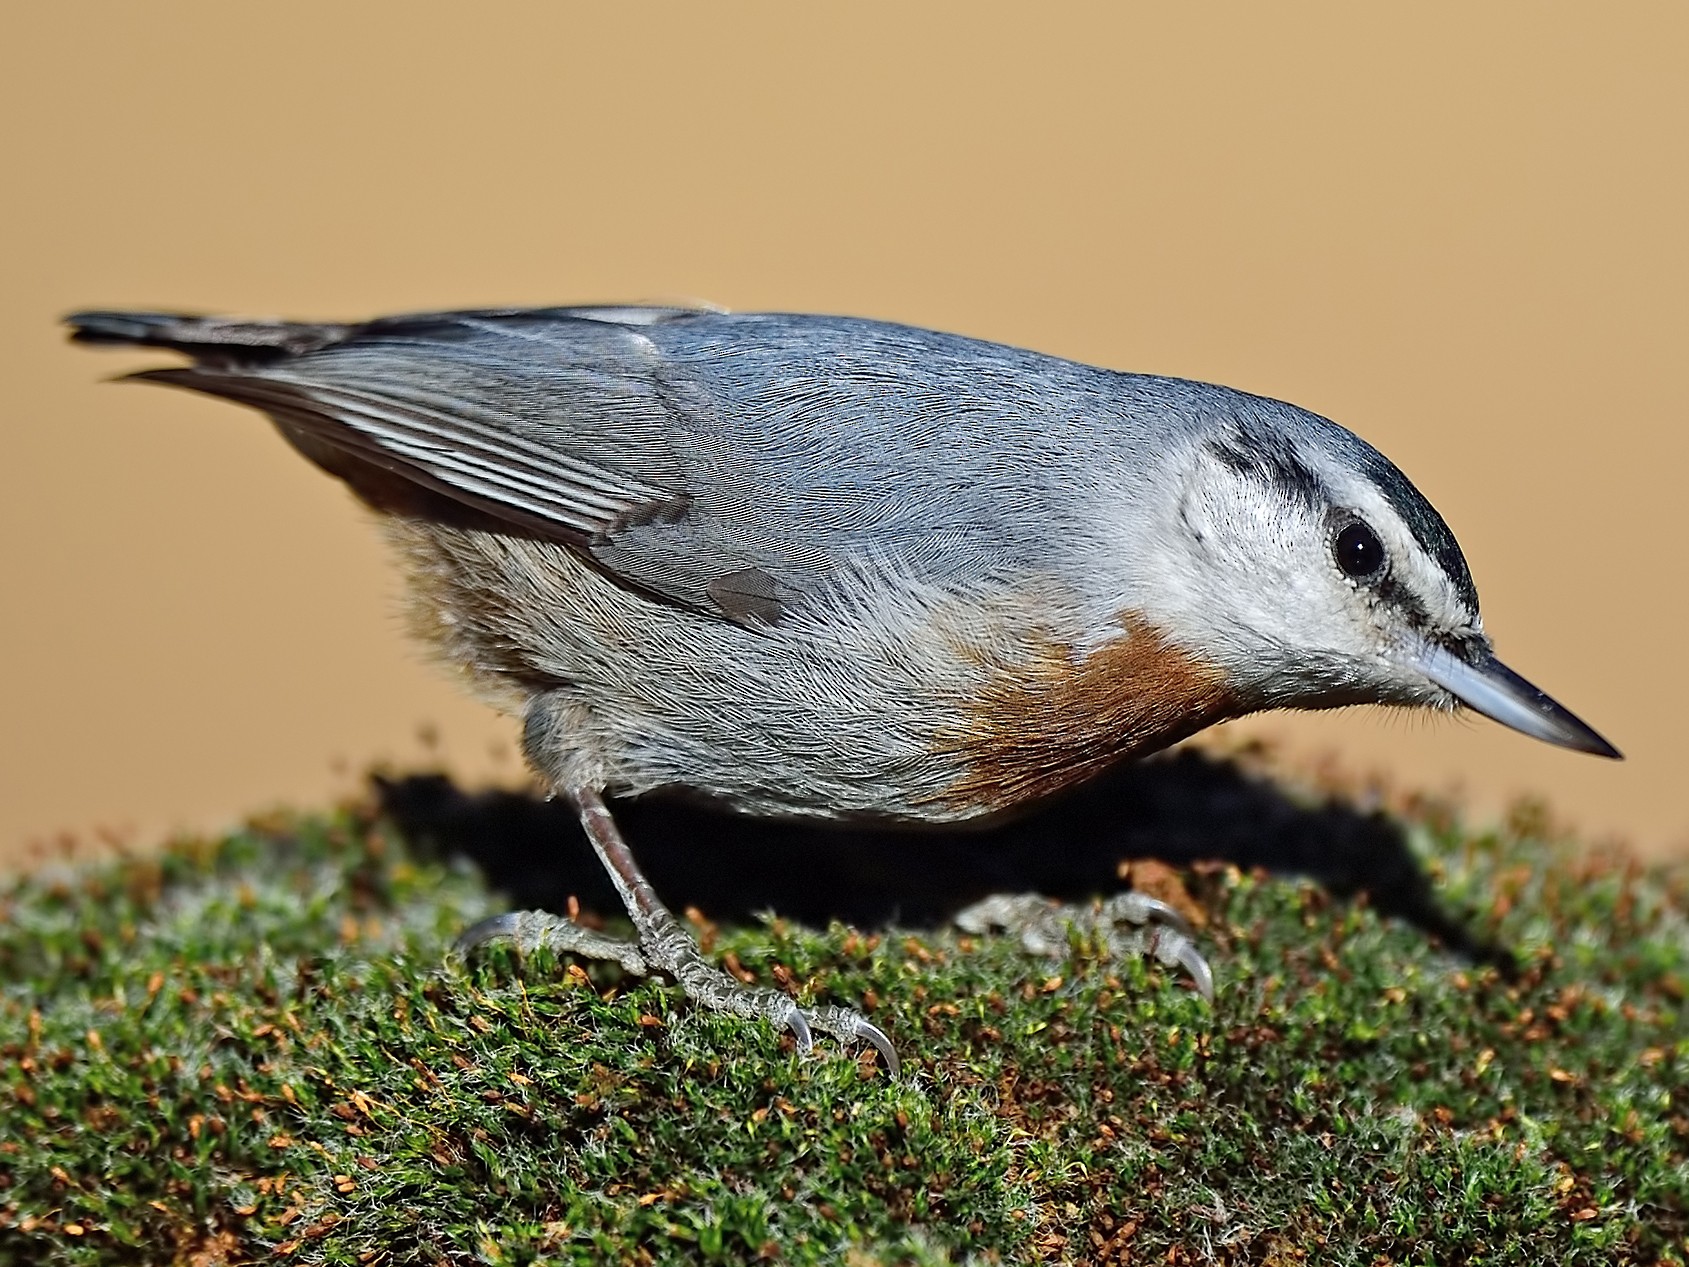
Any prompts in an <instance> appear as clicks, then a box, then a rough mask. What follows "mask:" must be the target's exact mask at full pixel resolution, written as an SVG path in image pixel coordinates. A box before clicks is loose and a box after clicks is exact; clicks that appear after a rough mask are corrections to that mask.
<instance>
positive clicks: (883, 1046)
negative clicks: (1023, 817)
mask: <svg viewBox="0 0 1689 1267" xmlns="http://www.w3.org/2000/svg"><path fill="white" fill-rule="evenodd" d="M856 1036H857V1037H858V1038H863V1039H867V1040H868V1041H869V1042H870V1043H872V1044H873V1045H874V1050H875V1051H877V1052H879V1053H880V1059H881V1060H883V1061H885V1062H886V1072H887V1073H888V1074H890V1075H891V1076H892V1077H893V1078H895V1077H897V1075H898V1073H899V1071H900V1070H902V1068H903V1062H902V1061H900V1060H899V1059H898V1058H897V1048H895V1047H893V1046H892V1045H891V1039H889V1038H887V1037H886V1035H885V1031H884V1030H882V1029H881V1028H880V1027H879V1026H878V1025H875V1024H873V1023H872V1022H871V1021H865V1020H863V1019H862V1018H861V1017H860V1016H859V1017H857V1018H856Z"/></svg>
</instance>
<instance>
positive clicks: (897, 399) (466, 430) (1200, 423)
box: [77, 308, 1476, 619]
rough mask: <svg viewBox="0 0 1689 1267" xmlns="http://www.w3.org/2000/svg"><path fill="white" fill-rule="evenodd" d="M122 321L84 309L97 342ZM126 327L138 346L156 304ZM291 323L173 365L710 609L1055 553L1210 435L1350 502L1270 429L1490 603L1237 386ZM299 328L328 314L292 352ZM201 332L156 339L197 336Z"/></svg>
mask: <svg viewBox="0 0 1689 1267" xmlns="http://www.w3.org/2000/svg"><path fill="white" fill-rule="evenodd" d="M104 316H107V314H86V315H84V316H83V317H80V318H78V319H77V320H78V322H79V323H80V329H81V330H82V331H84V332H85V333H84V337H91V338H99V337H101V320H100V319H101V318H102V317H104ZM110 320H111V321H114V322H118V321H121V322H125V323H128V324H127V325H125V326H123V327H122V328H121V329H120V330H118V331H115V332H113V333H112V334H110V335H108V336H107V337H112V338H116V337H123V338H125V339H128V338H129V337H130V335H131V333H132V331H133V327H134V323H135V322H136V320H137V318H136V317H134V316H133V315H130V314H112V315H110ZM159 320H160V321H161V322H165V321H177V322H178V325H179V323H180V319H171V318H160V319H159ZM264 328H265V327H259V328H258V329H260V330H261V329H264ZM267 328H268V329H269V330H271V331H275V332H278V333H276V334H273V335H272V339H271V346H269V347H266V346H264V345H262V343H261V342H260V343H259V346H258V347H257V348H256V349H255V350H249V349H252V344H251V343H248V342H242V341H240V338H239V334H238V332H239V331H243V330H248V329H252V327H241V326H236V327H234V329H235V330H236V332H237V334H236V335H234V336H231V335H230V334H229V332H228V329H229V328H228V327H223V328H222V329H221V330H220V331H217V332H212V333H209V334H208V335H207V336H206V337H207V338H208V339H213V340H214V341H211V342H207V343H206V344H205V345H204V346H205V347H206V348H207V349H208V350H209V351H210V356H209V357H207V358H206V361H207V362H208V363H205V364H202V365H201V366H199V367H195V368H192V369H187V370H165V371H155V372H154V373H153V374H152V375H150V376H151V377H156V378H161V379H166V380H170V381H175V382H178V383H181V384H183V385H186V386H191V387H194V388H197V389H199V390H202V391H210V392H214V393H217V394H222V395H227V396H231V397H233V398H235V399H240V400H244V401H246V402H248V403H251V404H255V405H258V406H259V407H261V408H264V409H266V410H267V411H269V412H271V413H272V414H273V415H276V416H277V417H278V419H281V420H283V421H285V422H288V423H292V424H294V425H295V426H297V427H298V428H299V430H301V431H302V432H304V433H306V434H307V435H310V436H314V437H316V438H317V439H319V440H322V441H325V442H327V443H329V444H332V445H337V446H339V447H341V448H346V449H350V450H352V451H353V452H354V453H355V454H356V455H357V456H359V457H361V458H363V459H365V460H367V461H369V462H371V463H373V464H375V465H377V466H381V467H385V468H388V469H395V470H399V471H402V472H403V473H405V474H407V475H409V476H411V477H413V478H417V479H420V480H422V481H423V482H425V483H428V484H429V485H430V486H432V487H434V488H436V489H437V490H438V491H441V492H443V493H446V494H447V495H448V496H452V497H456V498H459V499H461V500H463V501H465V502H467V503H469V504H472V505H475V506H477V507H479V508H480V509H483V510H486V511H488V512H490V513H492V514H493V515H494V516H496V517H499V518H503V519H507V520H511V521H513V522H518V523H521V524H522V525H524V526H525V527H526V528H527V529H529V530H531V531H536V532H539V533H542V534H550V535H553V536H556V537H557V538H558V539H561V540H566V541H569V542H571V543H572V544H574V545H576V546H577V547H578V548H581V549H584V550H585V551H586V552H587V553H588V554H590V556H591V557H592V558H593V559H594V560H595V561H596V562H597V563H598V564H599V565H601V566H602V567H604V568H606V569H608V570H609V571H610V572H611V573H613V574H615V575H617V576H620V577H622V578H624V579H625V580H626V581H627V582H628V583H629V584H631V585H633V586H636V587H638V588H640V589H642V590H644V591H646V592H649V593H652V594H656V595H660V596H662V597H665V598H667V599H670V600H672V601H675V602H679V603H682V604H685V605H687V606H689V607H692V608H694V609H696V610H700V611H715V612H719V613H722V614H726V615H730V616H734V617H742V616H745V615H754V616H756V617H758V618H764V619H766V618H770V617H775V616H778V615H779V614H780V613H781V612H782V611H784V610H786V609H788V608H790V607H792V606H794V605H801V604H803V603H804V602H805V601H806V600H808V599H812V598H814V597H816V596H819V595H823V594H826V593H828V592H829V590H830V587H831V586H832V585H833V583H834V582H835V581H836V580H837V578H838V576H839V575H840V572H841V569H845V568H847V567H851V566H860V565H862V564H864V563H867V564H869V565H871V566H883V567H888V568H894V569H897V570H900V571H902V572H904V573H906V574H907V575H909V576H910V577H912V578H915V579H918V580H921V581H925V582H930V583H933V584H938V585H945V586H971V585H976V584H990V583H994V582H997V581H1000V580H1003V579H1005V578H1007V577H1012V576H1014V575H1018V574H1022V573H1029V572H1030V573H1035V572H1037V571H1038V570H1039V569H1041V568H1042V567H1043V566H1044V565H1045V564H1046V562H1047V560H1048V556H1049V554H1050V551H1051V547H1052V541H1053V540H1059V539H1062V538H1071V537H1072V536H1074V535H1084V534H1093V533H1095V532H1096V531H1097V524H1096V520H1095V517H1094V515H1091V514H1089V513H1088V512H1089V506H1090V504H1091V500H1092V496H1093V495H1096V494H1101V495H1109V494H1112V495H1115V496H1119V497H1122V498H1127V499H1130V498H1132V497H1134V496H1136V495H1138V494H1139V492H1140V490H1139V488H1138V487H1136V486H1137V485H1140V484H1142V483H1143V482H1145V481H1153V480H1155V479H1157V478H1159V476H1160V472H1161V470H1162V468H1163V465H1164V462H1165V460H1166V458H1167V457H1168V455H1169V452H1170V451H1172V450H1175V449H1178V448H1182V447H1183V446H1185V445H1188V444H1189V443H1191V442H1192V440H1193V438H1194V437H1198V436H1203V437H1206V438H1208V439H1209V440H1210V441H1211V443H1212V444H1214V445H1215V446H1216V448H1217V449H1218V450H1219V451H1220V452H1222V453H1226V452H1231V453H1233V454H1241V455H1243V458H1242V460H1244V461H1246V462H1247V461H1256V460H1260V459H1261V458H1262V457H1263V456H1264V455H1274V456H1275V460H1276V461H1277V462H1278V463H1279V467H1280V469H1279V471H1278V472H1277V475H1278V477H1279V478H1281V479H1282V478H1285V473H1284V464H1285V463H1286V462H1288V463H1289V464H1290V466H1291V468H1292V469H1291V471H1290V477H1291V478H1293V479H1295V480H1299V481H1301V482H1302V484H1303V489H1302V491H1303V492H1304V493H1305V494H1306V495H1309V496H1315V497H1320V496H1325V493H1324V490H1322V489H1321V488H1320V487H1319V486H1318V479H1317V476H1316V475H1314V474H1313V473H1312V472H1311V470H1310V467H1309V465H1308V464H1305V463H1301V462H1297V461H1296V459H1295V450H1294V448H1291V449H1285V448H1284V446H1283V445H1282V444H1279V445H1262V444H1261V443H1260V442H1259V440H1258V438H1257V437H1256V436H1255V435H1254V434H1252V433H1254V432H1256V431H1268V432H1271V433H1273V434H1274V435H1275V436H1279V437H1283V436H1290V437H1293V438H1297V437H1299V438H1300V439H1301V440H1302V441H1303V442H1305V443H1307V444H1309V445H1320V446H1326V447H1336V448H1338V449H1343V450H1348V451H1350V452H1351V453H1352V455H1353V459H1354V461H1355V462H1356V463H1357V464H1358V465H1361V466H1364V468H1365V469H1367V470H1368V472H1369V473H1370V474H1371V475H1372V476H1373V478H1374V479H1375V480H1377V481H1378V483H1379V484H1380V486H1381V487H1382V488H1383V489H1384V490H1385V491H1386V492H1387V493H1388V494H1389V495H1390V496H1391V497H1392V500H1393V501H1394V502H1395V503H1396V504H1397V506H1398V508H1399V509H1400V511H1401V512H1402V514H1403V518H1404V519H1405V520H1406V521H1407V522H1408V523H1409V524H1410V525H1411V526H1412V528H1413V531H1414V533H1415V535H1416V536H1417V537H1418V538H1419V539H1420V541H1421V543H1422V545H1424V547H1425V548H1426V550H1427V551H1428V552H1429V553H1431V554H1432V555H1434V556H1435V557H1437V558H1438V559H1439V561H1440V562H1441V563H1442V564H1443V566H1444V568H1445V569H1446V570H1447V571H1448V572H1449V574H1450V576H1451V579H1453V580H1454V581H1455V583H1456V584H1457V585H1458V586H1459V588H1460V589H1461V590H1462V591H1463V593H1464V594H1465V595H1466V596H1467V597H1468V598H1469V599H1470V602H1471V605H1472V606H1473V608H1474V609H1475V608H1476V595H1475V593H1473V592H1472V585H1471V579H1470V576H1469V574H1468V573H1467V571H1466V565H1465V562H1464V560H1463V559H1462V558H1461V557H1460V551H1459V547H1458V546H1457V545H1456V544H1455V542H1454V538H1453V536H1452V534H1451V533H1450V532H1449V530H1448V528H1447V527H1446V525H1444V524H1443V522H1442V520H1441V518H1440V517H1439V516H1438V515H1437V513H1436V511H1434V510H1433V509H1432V508H1431V507H1430V505H1429V504H1428V503H1426V502H1425V500H1424V498H1423V497H1422V496H1420V494H1419V493H1418V491H1417V490H1415V489H1414V488H1413V486H1412V485H1411V484H1410V483H1409V482H1408V481H1407V480H1406V479H1405V477H1403V476H1402V475H1401V473H1400V472H1399V471H1397V470H1396V468H1395V467H1394V466H1393V465H1391V464H1390V463H1389V461H1388V460H1387V459H1385V458H1384V457H1383V456H1382V455H1380V454H1378V453H1377V452H1376V450H1373V449H1372V448H1370V446H1367V445H1366V444H1365V443H1364V442H1362V441H1360V440H1358V439H1357V438H1355V437H1354V436H1353V435H1351V434H1350V433H1349V432H1347V431H1346V430H1344V429H1343V428H1341V427H1338V426H1336V425H1335V424H1333V423H1330V422H1328V421H1326V420H1325V419H1322V418H1319V417H1317V416H1315V415H1313V414H1310V413H1307V412H1306V411H1303V410H1300V409H1296V408H1295V407H1293V406H1289V405H1285V404H1282V403H1280V402H1277V401H1271V400H1266V399H1263V398H1261V397H1257V396H1252V395H1249V394H1247V393H1244V392H1239V391H1234V390H1232V389H1230V388H1225V387H1218V386H1213V385H1209V384H1202V383H1194V382H1188V381H1184V380H1179V379H1170V378H1162V377H1155V376H1148V375H1137V374H1123V373H1119V372H1115V371H1110V370H1104V369H1098V368H1095V367H1092V366H1088V365H1082V364H1078V363H1075V362H1072V361H1066V360H1062V359H1059V358H1056V357H1051V356H1045V355H1041V354H1038V353H1034V352H1029V351H1024V350H1021V349H1018V348H1011V347H1006V346H1003V345H999V344H993V343H986V342H981V341H978V340H974V339H967V338H963V337H960V336H956V335H949V334H943V333H939V332H935V331H930V330H923V329H917V328H913V327H909V326H902V325H894V324H889V323H883V322H874V321H866V320H860V319H852V318H836V317H816V316H786V315H758V314H744V315H735V314H726V313H716V312H707V311H691V310H673V309H583V308H555V309H541V310H524V311H514V312H504V311H499V312H472V313H444V314H422V315H418V316H411V317H395V318H385V319H381V320H378V321H374V322H370V323H368V324H366V325H363V326H358V327H277V326H271V327H267ZM290 329H291V330H294V331H305V332H306V333H304V334H295V335H294V336H293V337H294V338H295V340H296V341H295V343H294V345H293V349H294V354H292V355H289V356H286V357H285V358H276V357H274V356H273V352H272V348H273V346H274V345H275V344H276V343H278V342H279V341H280V339H281V338H282V337H283V336H282V334H281V333H280V332H285V331H287V330H290ZM311 331H320V332H322V333H321V334H320V335H318V336H316V337H315V338H314V339H313V336H312V335H311V334H310V333H309V332H311ZM187 333H189V332H184V331H183V330H181V329H179V328H177V329H171V330H169V331H168V334H167V337H166V333H165V332H164V331H162V330H161V331H160V338H158V339H157V340H156V341H160V342H163V341H168V342H170V343H172V344H173V345H175V346H183V347H186V348H187V350H190V351H193V350H195V349H194V348H193V346H191V344H192V339H191V338H188V337H184V335H185V334H187ZM249 337H250V339H252V340H253V341H258V340H259V335H258V334H256V333H254V334H252V335H251V336H249ZM313 342H314V343H315V344H316V346H312V344H313ZM1263 475H1264V476H1265V477H1268V478H1271V477H1273V475H1274V472H1272V471H1268V470H1265V469H1263Z"/></svg>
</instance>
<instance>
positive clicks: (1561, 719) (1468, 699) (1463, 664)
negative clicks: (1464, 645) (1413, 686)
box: [1408, 645, 1623, 760]
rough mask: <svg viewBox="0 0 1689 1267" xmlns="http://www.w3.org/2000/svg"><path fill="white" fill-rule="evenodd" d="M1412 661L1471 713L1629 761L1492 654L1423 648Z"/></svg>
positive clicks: (1577, 748)
mask: <svg viewBox="0 0 1689 1267" xmlns="http://www.w3.org/2000/svg"><path fill="white" fill-rule="evenodd" d="M1408 661H1409V663H1411V664H1412V665H1413V667H1414V668H1416V669H1418V670H1419V671H1420V672H1421V673H1423V674H1424V675H1425V676H1426V677H1428V678H1430V679H1431V680H1432V681H1433V682H1435V683H1436V684H1437V685H1438V686H1440V687H1442V688H1443V689H1444V690H1445V691H1447V692H1448V693H1449V694H1450V695H1453V696H1454V697H1455V698H1456V699H1458V700H1459V701H1460V702H1461V703H1462V704H1465V705H1466V706H1467V707H1468V708H1470V709H1473V710H1475V711H1477V712H1480V713H1482V714H1483V715H1484V716H1485V717H1488V718H1490V719H1491V720H1493V721H1498V722H1500V723H1501V724H1502V725H1503V726H1511V727H1512V728H1513V729H1514V730H1517V731H1519V732H1520V733H1521V734H1526V735H1530V736H1531V737H1532V738H1533V739H1541V740H1544V741H1546V742H1548V743H1551V744H1556V745H1558V746H1559V747H1562V748H1570V749H1572V750H1573V751H1575V752H1588V753H1592V754H1593V755H1595V756H1597V757H1612V758H1613V759H1614V760H1619V759H1621V758H1622V756H1623V754H1622V753H1620V752H1619V750H1618V749H1617V748H1615V747H1613V745H1612V744H1610V743H1608V742H1607V741H1606V740H1605V739H1603V738H1602V737H1601V736H1600V735H1598V734H1596V733H1595V732H1594V731H1593V730H1591V729H1590V728H1589V727H1588V726H1586V725H1584V724H1583V722H1581V721H1579V720H1578V719H1577V718H1576V717H1574V716H1573V715H1572V714H1571V713H1570V712H1568V711H1567V710H1566V709H1564V708H1562V707H1561V706H1560V705H1559V704H1556V703H1555V702H1554V701H1553V700H1551V699H1549V698H1548V696H1546V695H1544V694H1543V693H1542V692H1541V691H1539V690H1537V688H1536V687H1534V686H1532V685H1531V684H1530V683H1529V682H1527V681H1525V679H1524V678H1522V677H1520V676H1519V675H1518V674H1517V673H1515V672H1514V671H1513V670H1512V669H1510V668H1508V667H1507V666H1506V665H1505V664H1503V663H1502V662H1501V661H1500V660H1497V659H1496V658H1495V656H1493V655H1491V654H1490V652H1489V651H1488V650H1484V651H1482V652H1480V653H1478V657H1477V658H1476V659H1473V660H1467V659H1464V658H1462V657H1461V656H1458V655H1456V654H1455V653H1454V652H1452V651H1450V650H1449V649H1448V648H1447V647H1440V646H1436V645H1431V646H1422V647H1416V648H1414V649H1413V650H1412V651H1411V652H1409V654H1408Z"/></svg>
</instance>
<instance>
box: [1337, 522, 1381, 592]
mask: <svg viewBox="0 0 1689 1267" xmlns="http://www.w3.org/2000/svg"><path fill="white" fill-rule="evenodd" d="M1331 552H1332V554H1333V555H1334V556H1335V557H1336V559H1337V566H1338V567H1340V568H1342V569H1343V574H1344V575H1345V576H1352V577H1354V579H1355V580H1357V581H1366V580H1370V579H1372V578H1373V577H1374V576H1377V575H1378V572H1379V570H1380V569H1381V568H1383V566H1384V543H1383V542H1382V541H1380V540H1379V539H1378V534H1377V533H1376V532H1374V531H1373V530H1372V529H1371V528H1368V527H1367V526H1366V525H1365V524H1363V523H1361V522H1360V521H1359V520H1356V521H1354V522H1353V523H1351V524H1349V525H1347V526H1346V527H1344V528H1343V529H1342V530H1341V531H1339V532H1338V534H1337V538H1336V540H1334V541H1333V542H1332V544H1331Z"/></svg>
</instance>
